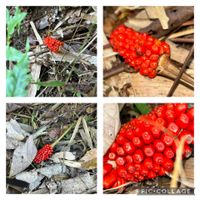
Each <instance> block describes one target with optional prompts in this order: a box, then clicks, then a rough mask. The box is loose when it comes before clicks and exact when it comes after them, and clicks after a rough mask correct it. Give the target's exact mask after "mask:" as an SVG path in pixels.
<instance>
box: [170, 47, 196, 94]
mask: <svg viewBox="0 0 200 200" xmlns="http://www.w3.org/2000/svg"><path fill="white" fill-rule="evenodd" d="M193 53H194V45H193V46H192V48H191V49H190V52H189V54H188V56H187V58H186V59H185V62H184V63H183V66H182V68H181V70H180V72H179V74H178V76H177V78H176V80H175V81H174V83H173V85H172V87H171V89H170V91H169V93H168V95H167V96H168V97H171V96H172V95H173V93H174V91H175V90H176V88H177V86H178V84H179V81H180V78H181V76H182V75H183V73H184V72H185V70H186V67H187V65H188V64H189V62H190V59H191V57H192V55H193Z"/></svg>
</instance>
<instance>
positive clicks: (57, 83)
mask: <svg viewBox="0 0 200 200" xmlns="http://www.w3.org/2000/svg"><path fill="white" fill-rule="evenodd" d="M33 84H37V85H39V86H43V87H62V86H64V85H65V82H62V81H46V82H40V81H36V82H34V83H33Z"/></svg>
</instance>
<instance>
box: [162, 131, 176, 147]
mask: <svg viewBox="0 0 200 200" xmlns="http://www.w3.org/2000/svg"><path fill="white" fill-rule="evenodd" d="M161 141H162V142H163V143H164V144H165V145H166V146H171V145H172V144H173V142H174V139H173V137H171V136H169V135H167V134H163V135H162V137H161Z"/></svg>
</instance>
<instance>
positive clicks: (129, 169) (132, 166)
mask: <svg viewBox="0 0 200 200" xmlns="http://www.w3.org/2000/svg"><path fill="white" fill-rule="evenodd" d="M126 169H127V171H128V172H129V173H131V174H132V173H133V172H134V171H135V170H136V168H135V165H134V164H133V163H128V164H127V165H126Z"/></svg>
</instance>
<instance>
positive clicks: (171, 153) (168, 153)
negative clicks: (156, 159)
mask: <svg viewBox="0 0 200 200" xmlns="http://www.w3.org/2000/svg"><path fill="white" fill-rule="evenodd" d="M164 155H165V156H166V157H167V158H170V159H171V158H173V157H174V156H175V153H174V151H173V149H172V148H170V147H166V148H165V150H164Z"/></svg>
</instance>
